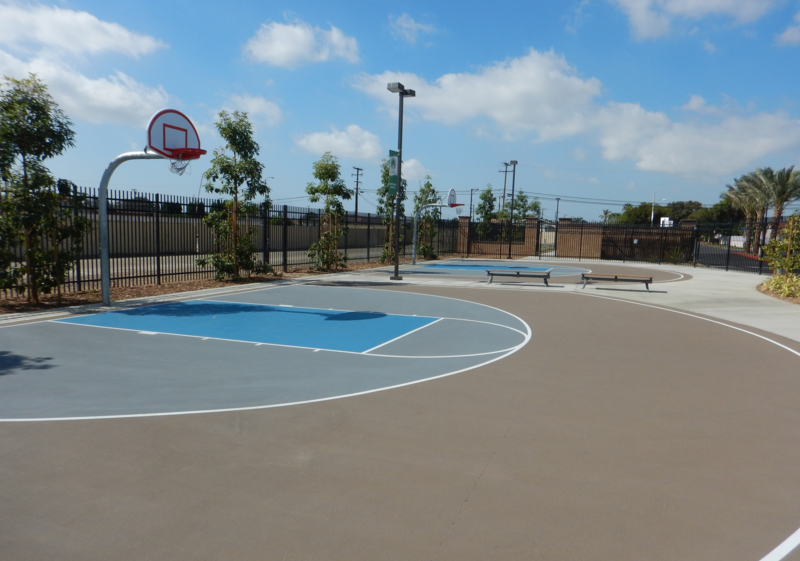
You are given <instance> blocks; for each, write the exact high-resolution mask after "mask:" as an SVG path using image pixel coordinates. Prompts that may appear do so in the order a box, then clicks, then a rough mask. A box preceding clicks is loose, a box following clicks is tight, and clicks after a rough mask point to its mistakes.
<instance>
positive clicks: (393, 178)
mask: <svg viewBox="0 0 800 561" xmlns="http://www.w3.org/2000/svg"><path fill="white" fill-rule="evenodd" d="M397 157H398V154H397V152H395V151H394V150H389V195H390V196H392V197H396V196H397Z"/></svg>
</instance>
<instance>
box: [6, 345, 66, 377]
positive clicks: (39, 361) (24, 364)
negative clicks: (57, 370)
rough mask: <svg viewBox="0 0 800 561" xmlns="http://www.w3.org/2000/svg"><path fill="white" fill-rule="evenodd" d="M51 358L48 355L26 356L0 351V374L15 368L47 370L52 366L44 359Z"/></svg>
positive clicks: (10, 371)
mask: <svg viewBox="0 0 800 561" xmlns="http://www.w3.org/2000/svg"><path fill="white" fill-rule="evenodd" d="M48 360H53V359H52V358H50V357H36V358H32V357H27V356H21V355H15V354H14V353H11V352H8V351H0V376H5V375H6V374H13V373H14V371H15V370H47V369H49V368H53V365H52V364H46V361H48Z"/></svg>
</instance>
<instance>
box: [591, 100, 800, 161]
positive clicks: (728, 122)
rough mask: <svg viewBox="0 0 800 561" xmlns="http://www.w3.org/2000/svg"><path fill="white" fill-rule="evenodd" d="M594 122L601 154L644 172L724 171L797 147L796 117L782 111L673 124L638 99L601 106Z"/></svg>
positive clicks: (798, 129) (799, 136) (798, 123)
mask: <svg viewBox="0 0 800 561" xmlns="http://www.w3.org/2000/svg"><path fill="white" fill-rule="evenodd" d="M599 123H600V126H601V133H600V144H601V146H602V147H603V156H604V157H605V158H606V159H609V160H620V159H623V158H630V159H633V160H635V161H636V167H637V168H639V169H642V170H647V171H658V172H669V173H692V172H697V173H709V172H710V173H718V174H726V173H731V172H733V171H735V170H737V169H740V168H743V167H748V166H752V165H753V164H754V162H757V161H758V160H759V159H761V158H763V157H765V156H767V155H769V154H772V153H775V152H779V151H783V150H788V149H792V148H797V147H798V146H800V121H797V120H792V119H789V118H787V117H786V116H785V115H782V114H767V113H760V114H756V115H753V116H749V117H740V116H735V115H728V116H724V117H722V118H721V119H720V120H718V121H717V122H713V123H705V122H701V123H675V122H672V121H670V120H669V118H668V117H667V116H666V115H664V114H663V113H657V112H652V111H646V110H644V109H643V108H642V107H641V106H639V105H638V104H630V103H619V104H616V103H612V104H609V105H608V107H606V108H604V109H603V110H601V112H600V114H599Z"/></svg>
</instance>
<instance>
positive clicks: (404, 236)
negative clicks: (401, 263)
mask: <svg viewBox="0 0 800 561" xmlns="http://www.w3.org/2000/svg"><path fill="white" fill-rule="evenodd" d="M407 234H408V217H407V216H406V215H405V214H404V215H403V257H405V256H406V241H407V240H406V237H407Z"/></svg>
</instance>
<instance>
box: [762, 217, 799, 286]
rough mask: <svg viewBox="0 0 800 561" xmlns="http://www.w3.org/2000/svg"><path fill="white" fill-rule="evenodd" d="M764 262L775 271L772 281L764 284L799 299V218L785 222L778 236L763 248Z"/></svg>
mask: <svg viewBox="0 0 800 561" xmlns="http://www.w3.org/2000/svg"><path fill="white" fill-rule="evenodd" d="M764 254H765V255H766V257H764V258H763V259H764V261H767V262H769V264H770V266H771V267H772V268H773V269H775V270H776V274H775V275H773V277H772V279H770V280H768V281H767V282H765V283H764V284H765V285H766V286H767V288H769V289H770V290H772V291H773V292H777V293H779V294H781V295H783V296H793V297H800V275H798V274H797V271H798V270H800V216H798V215H796V214H795V215H794V216H792V217H791V218H789V220H788V221H787V224H786V227H785V228H784V230H783V232H781V234H780V236H778V237H777V238H776V239H773V240H772V241H770V242H769V243H768V244H767V245H766V246H764Z"/></svg>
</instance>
